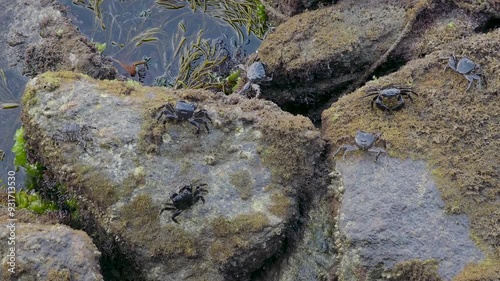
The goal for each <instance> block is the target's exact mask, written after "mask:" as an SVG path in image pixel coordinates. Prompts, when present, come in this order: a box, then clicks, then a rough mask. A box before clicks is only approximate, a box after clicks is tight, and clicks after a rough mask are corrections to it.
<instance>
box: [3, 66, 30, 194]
mask: <svg viewBox="0 0 500 281" xmlns="http://www.w3.org/2000/svg"><path fill="white" fill-rule="evenodd" d="M27 80H28V79H27V78H26V77H24V76H22V75H20V74H18V73H17V72H15V71H12V70H10V69H9V68H8V65H4V63H3V61H0V105H5V104H17V105H20V104H21V96H22V92H23V89H24V85H25V83H26V82H27ZM21 110H22V108H21V106H18V107H9V108H6V109H4V108H2V107H0V150H1V151H3V154H4V155H3V160H1V161H0V179H1V180H2V184H5V183H7V173H8V172H9V171H13V170H15V167H14V164H13V163H14V153H12V151H11V149H12V146H13V145H14V134H15V132H16V130H17V129H18V128H19V127H21V117H20V115H21ZM0 153H1V152H0ZM24 179H25V175H24V172H23V171H19V172H18V173H16V183H17V186H18V187H19V186H20V185H22V184H21V183H22V182H24ZM0 185H1V184H0Z"/></svg>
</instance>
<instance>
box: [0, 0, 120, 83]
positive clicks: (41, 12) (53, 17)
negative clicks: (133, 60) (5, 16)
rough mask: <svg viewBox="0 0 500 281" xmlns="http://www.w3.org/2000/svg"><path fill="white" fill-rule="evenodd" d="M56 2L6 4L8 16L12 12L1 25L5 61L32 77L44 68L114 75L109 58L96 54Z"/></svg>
mask: <svg viewBox="0 0 500 281" xmlns="http://www.w3.org/2000/svg"><path fill="white" fill-rule="evenodd" d="M56 2H57V1H54V0H47V1H35V0H22V1H16V2H12V3H15V4H16V5H6V9H8V10H9V11H10V13H9V16H10V15H15V16H12V18H11V21H9V25H8V26H7V27H6V29H5V30H8V33H6V39H7V44H8V45H9V48H7V50H6V51H7V54H8V60H9V64H10V65H11V66H16V67H18V68H22V69H23V72H24V74H26V75H28V76H32V77H33V76H35V75H37V74H40V73H43V72H45V71H56V70H71V71H78V72H82V73H85V74H88V75H90V76H92V77H94V78H100V79H113V78H115V77H116V74H117V73H116V69H114V67H113V66H112V63H111V61H110V60H107V59H105V58H103V57H102V56H101V55H99V54H97V52H96V49H95V47H94V46H93V44H92V43H91V42H90V40H89V39H88V38H87V37H85V36H83V35H81V34H80V33H79V32H78V30H77V28H76V27H75V26H73V25H72V24H71V22H70V21H69V20H68V19H67V18H65V17H64V16H63V13H61V12H60V11H59V9H58V8H57V4H56Z"/></svg>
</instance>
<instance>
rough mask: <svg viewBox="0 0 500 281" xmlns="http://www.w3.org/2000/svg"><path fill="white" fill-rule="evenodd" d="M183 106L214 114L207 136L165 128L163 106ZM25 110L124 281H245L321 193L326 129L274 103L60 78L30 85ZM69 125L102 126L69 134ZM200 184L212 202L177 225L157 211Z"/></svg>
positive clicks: (39, 157) (35, 149) (33, 147)
mask: <svg viewBox="0 0 500 281" xmlns="http://www.w3.org/2000/svg"><path fill="white" fill-rule="evenodd" d="M178 100H187V101H189V102H196V103H197V105H198V109H205V110H207V112H208V114H209V116H210V117H211V118H212V120H213V125H212V124H209V129H210V133H208V132H206V130H205V128H203V127H202V129H201V133H199V134H196V129H195V127H194V126H192V125H191V124H190V123H189V122H174V121H171V122H168V121H167V122H166V123H165V125H163V122H157V117H158V116H159V112H160V111H159V109H158V108H159V107H161V106H162V105H163V104H165V103H167V102H171V103H173V104H175V103H176V101H178ZM24 105H25V109H24V114H23V124H24V126H25V129H26V133H27V135H28V136H29V138H28V139H27V143H28V147H29V151H30V155H31V158H32V159H33V160H35V161H37V162H39V163H41V164H43V165H45V166H46V167H50V169H51V170H52V171H53V172H54V173H55V175H56V177H58V178H59V179H60V180H61V181H63V182H65V183H67V186H68V189H69V190H70V191H72V192H74V193H75V194H77V195H78V196H79V198H81V204H82V210H81V213H82V216H83V217H85V218H87V219H88V221H87V223H88V225H87V227H86V230H87V231H88V232H89V233H90V234H92V235H93V236H95V237H96V241H97V242H96V243H97V244H98V246H99V247H100V248H101V249H102V251H103V255H106V257H108V258H109V259H110V263H111V264H112V265H113V266H114V268H113V270H111V271H113V272H119V275H120V276H119V278H124V279H122V280H125V279H130V280H136V279H145V280H244V279H246V278H248V277H249V274H250V273H251V272H253V271H254V270H257V269H258V268H260V267H261V266H262V264H263V263H264V261H265V260H266V259H268V258H271V257H272V256H273V255H275V253H276V252H277V251H278V249H279V248H280V247H281V245H282V243H283V241H284V239H285V238H286V237H287V235H288V229H289V227H290V226H291V225H293V224H294V223H295V222H296V220H297V219H298V216H297V213H298V206H299V204H300V201H301V198H302V197H303V196H305V195H307V194H310V193H311V192H313V191H314V190H315V189H316V188H317V187H318V185H317V184H316V180H315V175H314V173H315V165H316V163H318V162H319V159H320V154H321V151H322V150H323V141H322V140H321V139H320V137H319V131H318V130H317V129H315V128H314V126H313V125H312V124H311V122H310V121H309V120H308V119H307V118H305V117H301V116H293V115H291V114H289V113H284V112H282V111H281V110H280V109H279V108H278V107H277V106H276V105H274V104H273V103H271V102H266V101H262V100H255V99H254V100H249V99H246V98H242V97H239V96H228V97H226V96H219V95H214V94H212V93H209V92H204V91H195V90H185V91H174V90H168V89H164V88H148V87H144V88H143V87H140V86H134V85H130V84H127V83H124V82H118V81H95V80H92V79H90V78H89V77H87V76H84V75H80V74H74V73H69V72H62V73H46V74H43V75H41V76H38V77H37V78H35V79H34V80H32V81H31V82H30V83H29V85H28V87H27V90H26V94H25V97H24ZM67 124H78V125H79V126H81V127H82V126H93V127H95V128H97V129H90V130H86V131H84V132H83V131H82V132H81V133H82V134H84V136H82V137H80V138H66V139H65V138H61V137H60V136H59V135H60V133H63V131H64V130H63V128H68V125H67ZM82 142H84V144H82ZM202 183H205V184H207V187H206V189H207V190H208V193H206V194H204V198H205V201H206V203H205V204H203V203H202V202H201V201H199V202H198V203H197V204H195V205H194V206H192V207H191V208H189V209H188V210H186V211H184V212H183V213H182V215H180V216H178V217H177V220H178V221H179V222H180V223H179V224H176V223H174V222H173V221H172V220H171V215H172V213H171V212H170V211H166V212H164V213H163V214H161V215H159V211H160V210H161V209H162V207H163V206H164V205H163V204H164V203H167V202H171V201H170V196H171V195H172V194H173V193H174V192H178V191H179V189H180V187H182V186H183V185H186V184H193V185H197V184H202ZM107 247H109V249H107ZM113 261H115V262H116V263H114V264H113ZM120 266H121V268H120ZM165 278H167V279H165Z"/></svg>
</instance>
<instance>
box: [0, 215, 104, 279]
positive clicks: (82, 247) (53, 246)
mask: <svg viewBox="0 0 500 281" xmlns="http://www.w3.org/2000/svg"><path fill="white" fill-rule="evenodd" d="M0 213H1V214H2V215H3V216H2V219H3V220H2V221H1V224H2V226H3V227H2V228H1V230H0V238H1V239H2V241H5V243H1V246H0V252H1V253H2V257H3V258H2V265H3V266H2V267H1V268H0V276H2V280H82V281H94V280H103V277H102V275H101V273H100V266H99V258H100V255H101V254H100V252H99V251H98V250H97V248H96V247H95V245H94V244H93V243H92V239H91V238H90V237H89V236H88V235H87V234H86V233H85V232H83V231H80V230H73V229H71V228H69V227H67V226H64V225H51V224H39V223H34V222H35V221H36V218H31V219H30V223H27V222H22V223H21V222H18V221H16V222H15V223H14V225H15V229H12V231H14V233H15V239H14V241H15V245H11V246H9V245H8V244H7V241H9V240H8V237H10V235H11V229H10V228H8V227H6V226H8V225H9V222H8V221H7V220H6V218H7V212H4V210H3V208H2V211H0ZM4 215H5V216H4ZM9 247H15V262H14V263H15V273H11V272H10V271H8V268H9V266H8V263H7V262H8V259H9V256H8V254H9V253H10V252H9Z"/></svg>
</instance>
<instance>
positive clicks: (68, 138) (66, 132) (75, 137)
mask: <svg viewBox="0 0 500 281" xmlns="http://www.w3.org/2000/svg"><path fill="white" fill-rule="evenodd" d="M90 130H98V129H97V128H96V127H94V126H89V125H79V124H74V123H69V124H64V125H63V126H62V128H61V129H58V130H57V133H56V134H54V135H53V136H52V139H53V140H55V141H62V142H77V143H78V144H79V145H80V147H82V148H83V150H85V151H86V150H87V141H92V137H91V136H90Z"/></svg>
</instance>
